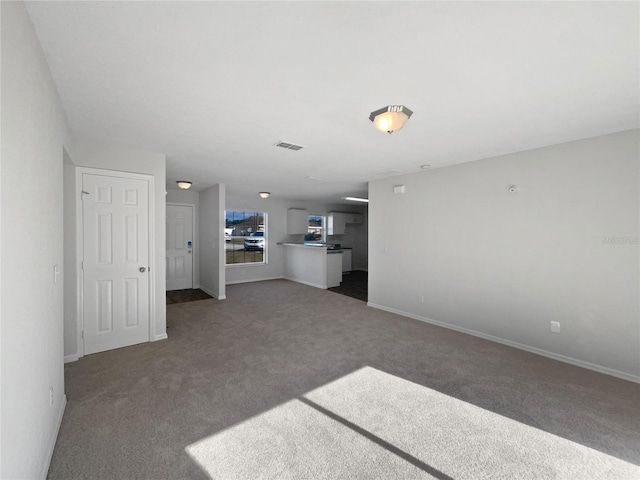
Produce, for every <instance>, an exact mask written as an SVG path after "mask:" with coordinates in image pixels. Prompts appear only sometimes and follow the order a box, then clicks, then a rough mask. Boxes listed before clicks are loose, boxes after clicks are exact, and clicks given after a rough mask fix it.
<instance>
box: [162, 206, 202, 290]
mask: <svg viewBox="0 0 640 480" xmlns="http://www.w3.org/2000/svg"><path fill="white" fill-rule="evenodd" d="M166 205H167V206H174V207H191V238H192V239H193V240H192V242H193V255H192V256H191V285H192V287H191V288H200V285H198V282H196V259H198V261H199V259H200V245H199V243H200V242H199V241H197V240H198V239H197V238H196V233H197V232H198V227H197V224H196V221H197V220H196V204H195V203H178V202H167V203H166Z"/></svg>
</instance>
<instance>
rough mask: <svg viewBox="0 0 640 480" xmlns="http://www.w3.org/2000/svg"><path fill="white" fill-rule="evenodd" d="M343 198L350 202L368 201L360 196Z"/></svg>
mask: <svg viewBox="0 0 640 480" xmlns="http://www.w3.org/2000/svg"><path fill="white" fill-rule="evenodd" d="M344 199H345V200H351V201H352V202H364V203H369V199H368V198H360V197H344Z"/></svg>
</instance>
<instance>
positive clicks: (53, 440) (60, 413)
mask: <svg viewBox="0 0 640 480" xmlns="http://www.w3.org/2000/svg"><path fill="white" fill-rule="evenodd" d="M66 407H67V396H66V395H63V396H62V402H61V405H60V406H59V407H58V413H57V418H56V428H55V429H54V430H53V432H52V435H51V437H50V438H49V450H48V452H47V461H46V462H45V465H44V466H43V470H42V472H41V475H40V478H42V479H46V478H47V474H48V473H49V467H50V466H51V459H52V458H53V449H54V448H55V447H56V440H58V433H59V432H60V426H61V425H62V417H63V416H64V410H65V408H66Z"/></svg>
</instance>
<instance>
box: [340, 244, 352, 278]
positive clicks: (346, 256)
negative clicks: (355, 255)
mask: <svg viewBox="0 0 640 480" xmlns="http://www.w3.org/2000/svg"><path fill="white" fill-rule="evenodd" d="M351 257H352V253H351V250H350V249H348V248H345V249H344V250H342V273H346V272H350V271H351Z"/></svg>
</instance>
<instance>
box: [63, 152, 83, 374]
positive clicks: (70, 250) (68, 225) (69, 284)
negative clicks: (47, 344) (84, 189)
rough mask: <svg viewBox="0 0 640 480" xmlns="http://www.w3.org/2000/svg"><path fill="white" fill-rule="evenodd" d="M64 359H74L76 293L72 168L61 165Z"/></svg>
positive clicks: (75, 344)
mask: <svg viewBox="0 0 640 480" xmlns="http://www.w3.org/2000/svg"><path fill="white" fill-rule="evenodd" d="M63 190H64V271H65V273H66V275H65V276H64V360H65V362H72V361H75V360H78V353H79V351H78V296H77V295H76V286H77V284H78V282H77V277H76V246H77V242H76V167H75V165H73V163H65V164H64V178H63Z"/></svg>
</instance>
